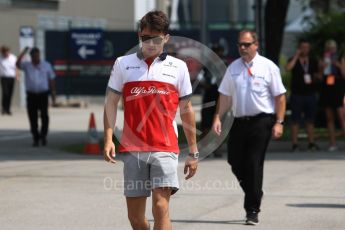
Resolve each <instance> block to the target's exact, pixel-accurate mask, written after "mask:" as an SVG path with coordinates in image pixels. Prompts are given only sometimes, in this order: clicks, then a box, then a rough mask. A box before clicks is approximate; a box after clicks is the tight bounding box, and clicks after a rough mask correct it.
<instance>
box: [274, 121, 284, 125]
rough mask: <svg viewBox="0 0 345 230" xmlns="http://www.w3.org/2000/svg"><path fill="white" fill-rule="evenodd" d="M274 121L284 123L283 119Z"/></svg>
mask: <svg viewBox="0 0 345 230" xmlns="http://www.w3.org/2000/svg"><path fill="white" fill-rule="evenodd" d="M276 123H278V124H281V125H284V120H276Z"/></svg>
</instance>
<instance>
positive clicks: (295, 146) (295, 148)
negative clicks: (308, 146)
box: [291, 144, 299, 152]
mask: <svg viewBox="0 0 345 230" xmlns="http://www.w3.org/2000/svg"><path fill="white" fill-rule="evenodd" d="M298 151H299V147H298V144H293V145H292V148H291V152H298Z"/></svg>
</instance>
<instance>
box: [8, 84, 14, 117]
mask: <svg viewBox="0 0 345 230" xmlns="http://www.w3.org/2000/svg"><path fill="white" fill-rule="evenodd" d="M6 80H7V95H6V110H7V113H8V114H11V100H12V94H13V87H14V78H7V79H6Z"/></svg>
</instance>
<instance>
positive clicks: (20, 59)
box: [16, 47, 29, 69]
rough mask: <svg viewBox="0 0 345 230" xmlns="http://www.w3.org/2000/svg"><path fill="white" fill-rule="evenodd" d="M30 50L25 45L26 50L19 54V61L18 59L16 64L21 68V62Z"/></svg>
mask: <svg viewBox="0 0 345 230" xmlns="http://www.w3.org/2000/svg"><path fill="white" fill-rule="evenodd" d="M28 51H29V47H25V48H24V50H23V51H22V52H21V53H20V54H19V56H18V58H17V61H16V66H17V68H18V69H22V68H21V63H22V60H23V57H24V55H25V54H26V53H27V52H28Z"/></svg>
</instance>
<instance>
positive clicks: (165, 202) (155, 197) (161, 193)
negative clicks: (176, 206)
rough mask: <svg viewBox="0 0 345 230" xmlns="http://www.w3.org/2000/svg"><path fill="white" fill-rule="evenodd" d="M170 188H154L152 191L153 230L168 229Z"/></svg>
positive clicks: (169, 225)
mask: <svg viewBox="0 0 345 230" xmlns="http://www.w3.org/2000/svg"><path fill="white" fill-rule="evenodd" d="M171 192H172V189H171V188H156V189H153V191H152V214H153V218H154V220H155V224H154V227H153V229H154V230H170V229H172V227H171V221H170V217H169V200H170V196H171Z"/></svg>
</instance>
